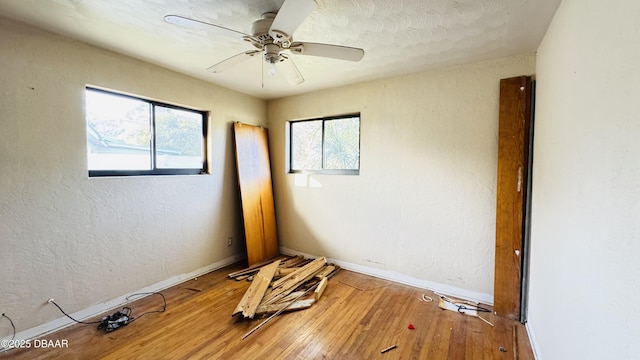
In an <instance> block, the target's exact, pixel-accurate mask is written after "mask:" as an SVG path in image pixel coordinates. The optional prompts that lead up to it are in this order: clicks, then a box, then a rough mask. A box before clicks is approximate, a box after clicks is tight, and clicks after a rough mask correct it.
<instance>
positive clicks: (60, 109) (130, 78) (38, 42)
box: [0, 18, 266, 336]
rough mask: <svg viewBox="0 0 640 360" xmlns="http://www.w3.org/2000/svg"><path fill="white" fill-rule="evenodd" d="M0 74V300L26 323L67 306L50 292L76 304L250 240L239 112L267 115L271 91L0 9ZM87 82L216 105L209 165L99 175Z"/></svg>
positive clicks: (186, 268)
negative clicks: (92, 162)
mask: <svg viewBox="0 0 640 360" xmlns="http://www.w3.org/2000/svg"><path fill="white" fill-rule="evenodd" d="M0 78H1V79H2V81H1V82H0V111H1V114H0V129H1V130H0V169H1V173H2V175H1V176H0V264H1V265H2V271H0V288H1V289H2V290H1V297H0V311H2V312H3V313H6V314H7V315H9V316H10V317H12V318H13V320H14V322H15V323H16V326H17V327H18V331H21V330H25V329H28V328H31V327H33V326H36V325H39V324H42V323H45V322H47V321H50V320H52V319H56V318H59V317H60V316H61V314H60V313H59V312H58V310H57V309H55V308H54V307H53V306H51V305H48V306H47V305H44V303H45V302H46V300H47V299H48V298H50V297H53V298H55V299H56V300H57V301H58V302H59V304H62V305H63V306H64V308H65V309H66V310H67V311H68V312H75V311H79V310H82V309H86V308H88V307H89V306H91V305H94V304H98V303H101V302H104V301H107V300H110V299H113V298H116V297H118V296H121V295H123V294H126V293H127V292H130V291H135V290H137V289H141V288H143V287H145V286H149V285H151V284H154V283H157V282H160V281H163V280H166V279H168V278H171V277H173V276H176V275H179V274H184V273H187V272H190V271H193V270H195V269H198V268H201V267H205V266H207V265H210V264H212V263H214V262H218V261H221V260H223V259H227V258H229V257H231V256H232V255H237V254H239V253H242V252H243V250H242V247H241V246H240V243H241V241H240V240H241V239H242V232H241V225H240V221H239V215H240V209H239V205H238V201H237V196H238V192H237V182H236V175H235V165H234V162H233V159H234V158H233V157H232V147H231V131H230V123H231V122H232V121H237V120H241V121H243V122H247V123H263V122H265V116H266V104H265V102H264V101H262V100H257V99H254V98H252V97H249V96H246V95H241V94H239V93H235V92H232V91H229V90H226V89H223V88H220V87H217V86H214V85H211V84H208V83H205V82H202V81H197V80H194V79H192V78H189V77H186V76H183V75H179V74H177V73H174V72H171V71H168V70H164V69H161V68H159V67H156V66H151V65H148V64H145V63H142V62H140V61H137V60H133V59H131V58H127V57H124V56H121V55H117V54H114V53H111V52H108V51H105V50H100V49H97V48H94V47H91V46H87V45H84V44H82V43H78V42H72V41H70V40H66V39H64V38H62V37H59V36H55V35H52V34H49V33H44V32H41V31H38V30H35V29H33V28H31V27H28V26H25V25H21V24H18V23H13V22H10V21H6V20H2V19H1V18H0ZM86 84H93V85H97V86H103V87H107V88H111V89H116V90H120V91H124V92H128V93H132V94H138V95H143V96H146V97H150V98H154V99H158V100H161V101H167V102H173V103H176V104H180V105H184V106H188V107H194V108H197V109H203V110H211V127H210V140H211V143H212V145H211V154H212V155H211V158H210V159H211V164H212V170H211V175H206V176H165V177H129V178H92V179H89V178H88V176H87V160H86V145H85V142H86V140H85V120H84V109H83V107H84V98H83V94H84V87H85V85H86ZM228 236H233V237H234V238H236V239H237V240H238V241H236V245H235V246H233V247H227V245H226V239H227V237H228ZM10 334H11V329H10V328H7V327H5V326H4V325H3V326H2V327H1V328H0V336H5V335H10Z"/></svg>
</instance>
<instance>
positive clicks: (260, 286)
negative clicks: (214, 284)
mask: <svg viewBox="0 0 640 360" xmlns="http://www.w3.org/2000/svg"><path fill="white" fill-rule="evenodd" d="M338 270H339V268H338V267H337V266H334V265H330V264H327V259H325V258H324V257H319V258H316V259H305V258H304V257H303V256H279V257H277V258H276V259H274V260H270V261H268V262H264V263H260V264H256V265H254V266H251V267H249V268H246V269H244V270H240V271H236V272H234V273H231V274H229V275H228V276H229V278H231V279H236V280H238V281H239V280H245V279H246V280H249V281H251V285H250V286H249V288H248V289H247V291H246V292H245V294H244V296H243V297H242V300H240V303H238V306H236V308H235V310H234V311H233V314H232V316H235V315H238V314H242V317H244V318H246V319H253V318H254V316H256V315H266V314H273V313H277V312H281V311H295V310H302V309H307V308H309V307H311V305H313V304H314V303H315V302H316V301H318V299H320V296H322V293H323V292H324V289H325V288H326V286H327V281H328V279H329V277H331V276H332V275H333V274H335V273H336V272H337V271H338ZM311 289H313V290H314V292H313V295H312V294H311V292H310V290H311Z"/></svg>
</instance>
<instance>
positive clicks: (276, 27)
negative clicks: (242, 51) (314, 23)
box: [269, 0, 316, 43]
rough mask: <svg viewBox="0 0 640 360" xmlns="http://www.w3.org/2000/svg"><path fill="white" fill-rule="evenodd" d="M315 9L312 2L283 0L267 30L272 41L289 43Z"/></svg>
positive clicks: (308, 0) (307, 0)
mask: <svg viewBox="0 0 640 360" xmlns="http://www.w3.org/2000/svg"><path fill="white" fill-rule="evenodd" d="M315 7H316V2H315V1H314V0H285V1H284V3H283V4H282V7H280V10H278V14H277V15H276V18H275V19H273V23H272V24H271V28H270V29H269V35H271V37H272V38H273V41H274V42H276V43H278V42H286V41H291V37H292V36H293V33H294V32H295V31H296V29H297V28H298V26H300V24H302V22H303V21H304V19H306V18H307V16H309V14H311V12H312V11H313V9H315Z"/></svg>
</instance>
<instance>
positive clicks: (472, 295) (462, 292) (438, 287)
mask: <svg viewBox="0 0 640 360" xmlns="http://www.w3.org/2000/svg"><path fill="white" fill-rule="evenodd" d="M280 252H281V253H282V254H286V255H302V256H305V257H312V258H315V257H318V255H312V254H306V253H303V252H300V251H295V250H293V249H289V248H286V247H283V246H281V247H280ZM327 261H328V262H331V263H334V264H336V265H339V266H340V267H342V268H344V269H347V270H350V271H354V272H357V273H361V274H365V275H369V276H373V277H377V278H380V279H384V280H390V281H394V282H397V283H400V284H404V285H409V286H414V287H417V288H421V289H427V290H431V291H435V292H437V293H440V294H445V295H450V296H454V297H457V298H460V299H464V300H469V301H474V302H479V303H483V304H487V305H493V295H491V294H485V293H481V292H476V291H471V290H467V289H462V288H458V287H455V286H451V285H446V284H441V283H437V282H433V281H427V280H423V279H418V278H415V277H412V276H409V275H405V274H401V273H398V272H395V271H387V270H381V269H376V268H372V267H368V266H363V265H358V264H353V263H349V262H346V261H341V260H338V259H330V258H327Z"/></svg>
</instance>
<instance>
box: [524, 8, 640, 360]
mask: <svg viewBox="0 0 640 360" xmlns="http://www.w3.org/2000/svg"><path fill="white" fill-rule="evenodd" d="M638 18H640V2H637V1H598V0H564V1H563V2H562V5H561V6H560V8H559V9H558V12H557V13H556V15H555V18H554V20H553V22H552V24H551V26H550V27H549V29H548V31H547V34H546V36H545V38H544V40H543V42H542V44H541V45H540V48H539V52H538V59H537V69H536V72H537V76H538V96H537V109H536V111H537V113H536V128H535V142H534V169H533V199H532V200H533V204H532V206H533V209H532V212H533V216H532V221H533V222H532V232H531V237H532V239H531V246H532V248H531V285H530V311H529V323H528V326H529V329H530V332H531V334H532V337H533V340H534V343H535V344H536V349H537V351H538V355H539V358H540V359H551V360H553V359H594V360H595V359H640V341H639V340H640V307H638V306H637V302H638V299H639V298H640V260H639V258H640V141H639V139H640V111H639V109H638V101H639V99H640V75H639V74H640V41H639V39H640V25H639V23H638Z"/></svg>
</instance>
